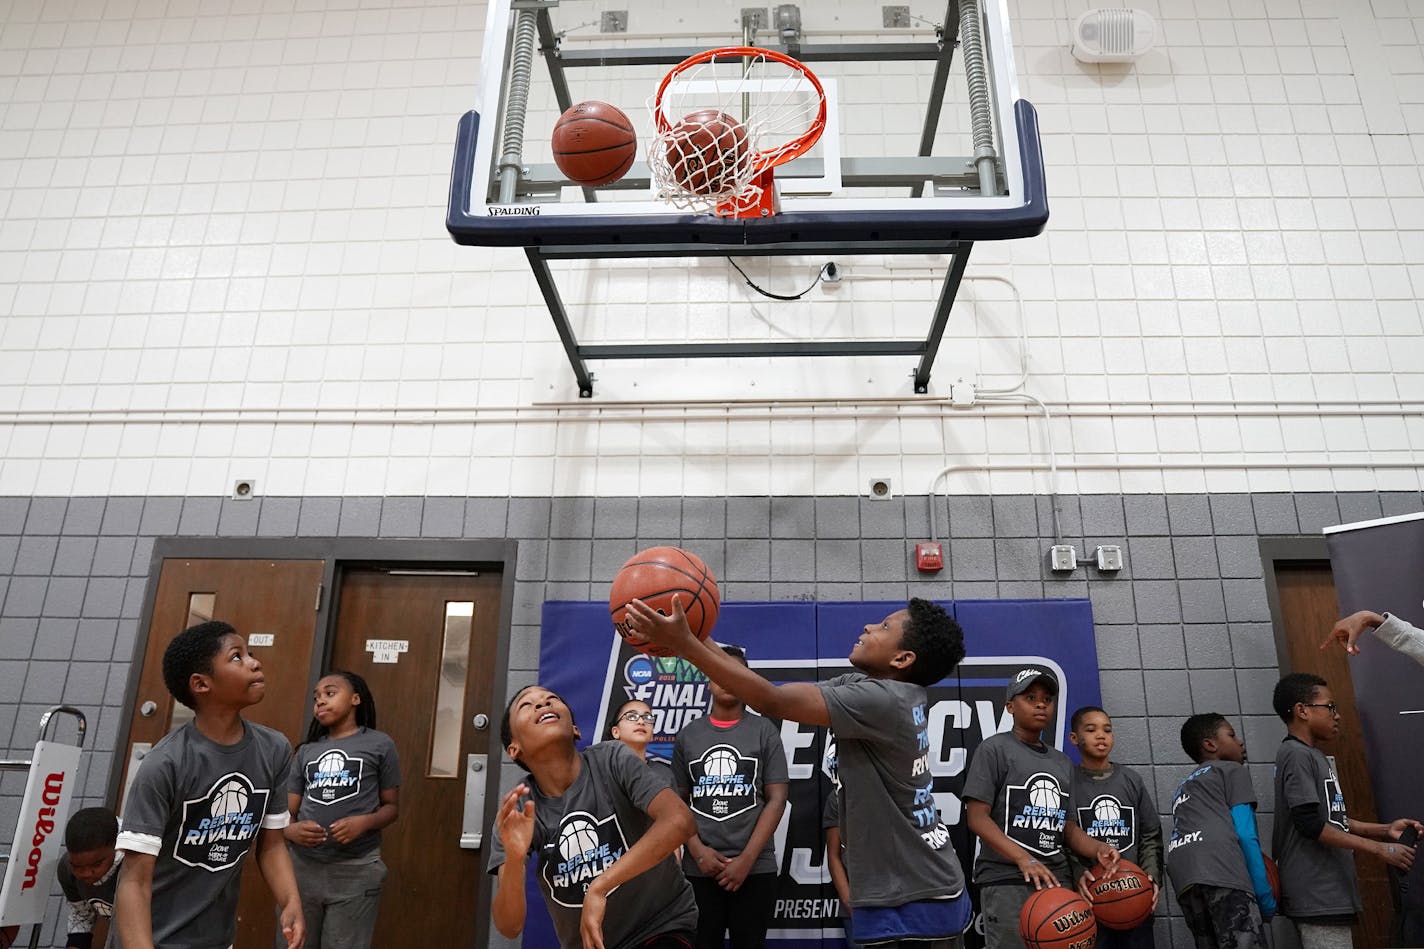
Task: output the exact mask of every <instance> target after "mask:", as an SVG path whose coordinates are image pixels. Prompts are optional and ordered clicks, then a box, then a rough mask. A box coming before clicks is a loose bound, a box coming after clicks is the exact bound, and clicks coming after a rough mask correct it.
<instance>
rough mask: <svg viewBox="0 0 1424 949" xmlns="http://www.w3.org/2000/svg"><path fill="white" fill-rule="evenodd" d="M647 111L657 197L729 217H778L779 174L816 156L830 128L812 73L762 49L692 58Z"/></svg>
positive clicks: (659, 91)
mask: <svg viewBox="0 0 1424 949" xmlns="http://www.w3.org/2000/svg"><path fill="white" fill-rule="evenodd" d="M648 106H649V108H650V109H651V110H652V113H653V132H654V137H653V141H652V143H651V144H650V145H649V146H648V151H647V161H648V173H649V176H650V177H651V179H652V182H653V186H654V190H655V191H656V193H657V195H658V197H659V198H661V199H662V200H664V201H666V202H667V203H669V204H671V205H673V206H674V207H678V208H683V209H685V210H689V211H701V212H706V213H715V214H717V215H720V216H722V217H738V218H750V217H764V216H767V215H770V214H775V213H776V211H777V197H776V191H775V187H774V184H775V181H774V176H773V173H772V169H774V168H776V167H778V166H780V165H783V164H785V163H787V162H789V161H794V160H795V159H797V158H799V157H801V156H802V155H804V154H805V153H806V152H808V151H810V150H811V148H813V147H814V146H815V144H816V142H817V140H818V139H820V137H821V133H822V132H824V131H825V128H826V93H825V89H824V88H822V86H821V82H820V80H818V79H817V78H816V76H815V74H814V73H813V72H811V70H810V69H807V68H806V66H805V65H804V64H802V63H800V62H798V61H797V60H795V59H793V58H792V57H790V56H787V55H786V54H785V53H781V52H777V51H776V50H769V49H761V48H759V47H756V46H727V47H722V48H720V49H711V50H707V51H706V52H702V53H697V54H696V55H693V56H689V57H688V58H687V59H685V60H683V61H682V62H680V63H678V64H677V65H676V66H674V67H673V68H672V69H671V70H670V71H669V72H668V74H667V75H666V76H665V77H663V81H662V83H661V84H660V85H659V86H658V89H657V92H656V93H655V94H654V95H653V98H652V99H651V100H650V101H649V103H648Z"/></svg>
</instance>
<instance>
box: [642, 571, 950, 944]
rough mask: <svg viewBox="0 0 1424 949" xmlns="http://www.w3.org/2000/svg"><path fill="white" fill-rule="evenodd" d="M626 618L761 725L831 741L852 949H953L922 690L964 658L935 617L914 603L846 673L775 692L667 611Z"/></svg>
mask: <svg viewBox="0 0 1424 949" xmlns="http://www.w3.org/2000/svg"><path fill="white" fill-rule="evenodd" d="M628 616H629V620H630V622H631V623H632V625H633V628H634V630H635V631H636V632H637V633H638V635H640V636H642V637H644V638H645V639H648V640H651V641H653V642H655V643H657V644H658V645H660V646H663V647H665V648H667V649H669V650H671V651H673V652H675V653H677V654H678V655H680V656H682V657H683V658H685V659H687V660H688V661H689V662H691V663H692V664H693V665H695V666H697V668H699V669H701V670H702V671H703V672H704V673H706V674H707V678H709V679H711V680H712V681H713V682H715V683H716V684H717V685H718V686H719V687H721V688H723V689H726V690H727V691H728V692H731V693H732V694H734V695H736V696H738V697H739V698H741V699H742V700H743V701H744V702H746V704H747V705H749V706H751V707H752V708H754V709H756V710H757V711H758V712H760V713H762V714H763V715H766V716H769V717H771V718H779V719H782V720H786V719H790V720H792V721H795V722H802V723H804V724H807V725H829V726H831V727H832V728H834V729H835V733H836V748H837V757H838V773H839V777H840V791H839V794H840V800H839V805H840V815H841V829H842V830H843V831H844V832H845V838H846V841H845V842H846V852H845V864H846V871H847V876H848V877H849V882H850V900H851V905H852V906H853V907H854V909H855V940H856V942H857V943H859V944H861V945H869V946H901V945H905V946H911V945H913V946H915V947H918V949H946V947H951V946H959V945H961V944H962V940H961V933H963V932H964V929H965V927H966V926H967V925H968V924H969V920H970V916H971V910H970V906H969V897H968V895H967V894H966V893H965V890H964V872H963V871H962V870H961V869H960V866H959V858H958V857H956V856H955V853H954V847H953V845H952V844H951V843H950V839H949V831H948V830H947V829H946V828H945V826H944V824H943V823H941V822H940V819H939V812H938V811H937V809H936V808H935V803H934V778H933V775H931V773H930V769H929V754H928V748H929V735H928V730H927V729H928V718H927V714H926V706H927V702H928V694H927V693H926V692H925V686H928V685H933V684H934V683H936V682H938V681H939V680H940V679H942V678H944V677H945V676H946V675H948V674H949V673H950V672H952V671H953V670H954V667H955V666H957V665H959V661H960V660H961V659H963V658H964V635H963V632H962V631H961V630H960V628H959V624H958V623H956V622H955V621H954V620H953V619H951V618H950V617H949V615H948V614H946V613H945V611H944V609H943V608H942V607H940V606H938V605H937V604H934V603H931V602H929V601H928V600H920V599H914V600H911V601H910V602H909V605H908V607H907V608H906V609H903V610H897V611H895V612H894V613H891V614H890V615H889V616H887V617H885V619H884V620H882V621H880V622H878V623H870V624H867V625H866V626H865V627H864V628H863V629H862V630H861V635H860V638H859V639H858V640H857V641H856V643H855V646H854V647H853V648H852V649H851V653H850V663H851V665H852V666H854V667H855V668H856V670H857V671H855V672H852V673H849V674H847V675H842V676H837V677H835V678H834V679H830V680H828V681H826V682H816V683H812V682H788V683H785V684H782V685H776V684H774V683H772V682H769V681H767V680H766V679H763V678H762V677H761V676H759V675H757V673H756V672H754V671H752V670H751V669H749V668H748V667H747V666H745V665H743V664H742V663H741V662H738V661H737V660H736V659H734V658H733V657H731V656H729V655H727V654H726V653H724V652H722V650H721V649H719V648H717V646H715V645H713V644H710V643H706V642H703V641H702V640H699V639H698V638H697V637H695V636H693V635H692V630H690V629H689V628H688V626H687V618H686V616H684V615H683V611H682V604H681V602H679V601H678V600H677V599H674V600H673V612H672V615H671V616H663V615H661V614H659V613H657V612H656V611H654V610H653V609H651V608H650V607H649V606H648V605H647V604H645V603H642V602H640V601H638V600H634V601H633V602H632V603H630V604H629V605H628Z"/></svg>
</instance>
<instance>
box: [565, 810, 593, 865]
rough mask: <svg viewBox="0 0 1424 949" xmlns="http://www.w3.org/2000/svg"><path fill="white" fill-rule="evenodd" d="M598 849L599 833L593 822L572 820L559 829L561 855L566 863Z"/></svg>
mask: <svg viewBox="0 0 1424 949" xmlns="http://www.w3.org/2000/svg"><path fill="white" fill-rule="evenodd" d="M597 849H598V831H597V830H596V829H595V827H594V823H593V822H592V821H587V820H571V821H569V822H568V823H567V824H565V825H564V826H563V827H560V828H559V855H560V856H561V857H563V858H564V860H565V862H567V861H570V860H575V859H578V858H579V857H582V856H583V855H584V854H586V853H591V852H593V851H595V850H597Z"/></svg>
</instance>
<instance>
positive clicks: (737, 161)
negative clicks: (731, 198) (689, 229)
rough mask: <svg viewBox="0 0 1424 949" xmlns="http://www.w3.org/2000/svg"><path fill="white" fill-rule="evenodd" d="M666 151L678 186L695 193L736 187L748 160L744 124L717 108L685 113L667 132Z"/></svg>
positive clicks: (709, 193)
mask: <svg viewBox="0 0 1424 949" xmlns="http://www.w3.org/2000/svg"><path fill="white" fill-rule="evenodd" d="M666 151H667V163H668V168H669V169H670V170H671V172H672V176H673V178H674V179H675V180H676V181H677V183H678V186H679V187H680V188H683V189H685V190H686V191H688V192H690V193H692V194H697V195H711V194H720V193H722V192H724V191H728V190H730V189H733V188H735V187H736V185H737V178H738V175H740V174H742V173H743V172H745V170H746V169H747V167H748V163H749V162H750V160H751V149H750V147H749V146H748V144H747V130H746V128H745V127H744V126H743V125H742V123H740V122H738V121H737V120H736V119H734V118H732V117H731V116H730V115H728V114H727V113H725V112H723V111H721V110H720V109H699V110H698V111H696V112H692V113H689V114H688V115H687V116H685V117H684V118H683V120H682V121H681V122H679V123H677V125H675V126H673V128H672V129H671V131H670V132H669V135H668V138H667V139H666Z"/></svg>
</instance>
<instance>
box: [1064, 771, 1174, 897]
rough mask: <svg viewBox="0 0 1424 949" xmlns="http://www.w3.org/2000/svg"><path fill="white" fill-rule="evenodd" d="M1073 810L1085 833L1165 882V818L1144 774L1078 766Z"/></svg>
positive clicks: (1074, 781)
mask: <svg viewBox="0 0 1424 949" xmlns="http://www.w3.org/2000/svg"><path fill="white" fill-rule="evenodd" d="M1073 809H1074V811H1075V813H1076V816H1077V824H1078V826H1079V827H1081V828H1083V832H1084V833H1086V834H1087V835H1088V836H1089V837H1092V838H1093V839H1094V840H1100V841H1102V842H1103V843H1106V844H1111V845H1112V846H1114V847H1116V848H1117V851H1118V853H1120V854H1122V856H1123V859H1124V860H1131V861H1132V862H1133V863H1135V864H1137V865H1138V866H1140V867H1141V868H1142V869H1143V870H1146V871H1147V875H1148V876H1150V877H1151V878H1152V879H1153V880H1156V881H1157V882H1159V883H1160V882H1161V881H1162V818H1161V817H1159V816H1158V815H1157V805H1156V803H1155V802H1154V801H1153V800H1152V795H1150V794H1148V793H1147V785H1146V784H1144V783H1143V781H1142V776H1141V775H1139V774H1138V773H1137V772H1136V771H1134V770H1132V769H1131V768H1128V767H1126V766H1124V765H1113V766H1112V767H1111V768H1109V769H1108V770H1106V771H1095V770H1094V771H1090V770H1088V769H1087V768H1084V767H1083V766H1082V765H1074V766H1073Z"/></svg>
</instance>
